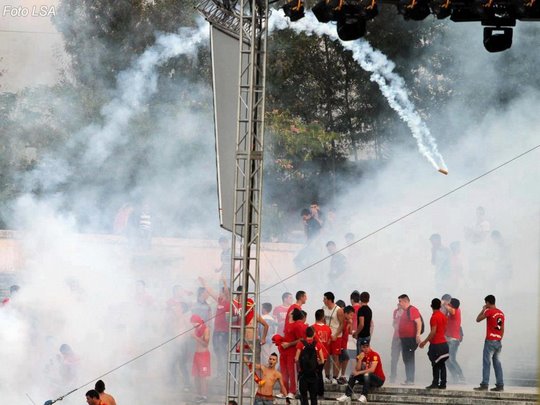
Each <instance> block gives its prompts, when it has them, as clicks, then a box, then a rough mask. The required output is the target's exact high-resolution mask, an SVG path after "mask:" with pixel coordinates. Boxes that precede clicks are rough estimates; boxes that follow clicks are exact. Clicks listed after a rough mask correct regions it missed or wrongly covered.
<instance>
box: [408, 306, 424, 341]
mask: <svg viewBox="0 0 540 405" xmlns="http://www.w3.org/2000/svg"><path fill="white" fill-rule="evenodd" d="M418 313H419V314H420V311H418ZM407 316H408V317H409V321H412V319H411V306H409V308H407ZM420 320H421V321H422V327H421V328H420V334H422V333H424V330H425V324H424V318H422V314H420Z"/></svg>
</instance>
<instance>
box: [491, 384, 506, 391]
mask: <svg viewBox="0 0 540 405" xmlns="http://www.w3.org/2000/svg"><path fill="white" fill-rule="evenodd" d="M490 391H494V392H497V391H498V392H501V391H504V386H503V385H496V386H495V388H492V389H490Z"/></svg>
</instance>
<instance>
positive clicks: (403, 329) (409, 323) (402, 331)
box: [398, 294, 422, 385]
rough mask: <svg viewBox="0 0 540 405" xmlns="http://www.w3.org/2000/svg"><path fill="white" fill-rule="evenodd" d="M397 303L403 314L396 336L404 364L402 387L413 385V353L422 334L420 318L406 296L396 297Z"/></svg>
mask: <svg viewBox="0 0 540 405" xmlns="http://www.w3.org/2000/svg"><path fill="white" fill-rule="evenodd" d="M398 303H399V306H400V307H401V309H403V314H402V315H401V317H400V318H399V325H398V335H399V339H400V340H401V354H402V356H403V363H404V364H405V382H404V383H403V385H414V371H415V370H414V369H415V364H414V352H415V351H416V348H417V347H418V343H420V341H421V340H422V339H421V338H420V335H421V332H422V317H421V316H420V312H419V311H418V309H416V308H415V307H413V306H412V305H411V302H410V300H409V297H408V296H407V294H401V295H400V296H399V297H398Z"/></svg>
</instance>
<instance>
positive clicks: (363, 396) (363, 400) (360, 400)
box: [358, 395, 367, 402]
mask: <svg viewBox="0 0 540 405" xmlns="http://www.w3.org/2000/svg"><path fill="white" fill-rule="evenodd" d="M358 401H359V402H367V398H366V396H365V395H360V396H359V397H358Z"/></svg>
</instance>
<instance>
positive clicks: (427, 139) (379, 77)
mask: <svg viewBox="0 0 540 405" xmlns="http://www.w3.org/2000/svg"><path fill="white" fill-rule="evenodd" d="M285 28H290V29H292V30H294V31H295V32H297V33H300V32H301V33H305V34H308V35H317V36H322V35H326V36H328V37H329V38H331V39H332V40H333V41H338V40H339V37H338V35H337V33H336V31H335V29H334V27H333V26H332V25H331V24H323V23H320V22H319V21H317V19H316V17H315V15H314V14H313V13H306V16H305V17H304V18H302V19H301V20H300V21H298V22H294V23H290V21H289V19H288V18H286V17H285V14H284V13H283V10H280V11H279V12H275V13H272V15H271V17H270V21H269V29H270V31H272V30H275V29H285ZM341 44H342V45H343V48H344V49H347V50H349V51H351V52H352V54H353V59H354V60H355V61H356V62H357V63H358V64H359V65H360V66H361V67H362V69H364V70H365V71H367V72H371V77H370V78H371V80H372V81H373V82H375V83H377V85H378V86H379V88H380V90H381V92H382V94H383V95H384V97H385V98H386V99H387V101H388V104H389V105H390V107H391V108H392V109H393V110H395V111H396V112H397V113H398V115H399V116H400V118H401V119H402V120H403V121H404V122H405V123H406V124H407V126H408V127H409V129H410V130H411V134H412V136H413V137H414V138H415V139H416V143H417V146H418V150H419V151H420V153H421V154H422V155H423V156H424V157H425V158H426V159H427V160H428V161H429V162H430V163H431V164H432V165H433V167H434V168H435V169H445V170H446V169H447V167H446V164H445V162H444V159H443V157H442V155H441V154H440V153H439V150H438V147H437V143H436V141H435V138H434V137H433V135H431V132H430V130H429V128H428V127H427V125H426V124H425V122H424V121H423V120H422V118H421V117H420V115H419V114H418V112H417V111H416V108H415V106H414V104H413V103H412V101H411V100H410V97H409V94H408V92H407V88H406V85H405V82H404V80H403V78H401V77H400V76H399V75H398V74H397V73H396V72H395V71H394V68H395V64H394V63H393V62H392V61H390V60H388V58H387V57H386V55H384V54H383V53H382V52H381V51H379V50H375V49H373V47H372V46H371V45H370V44H369V43H368V42H367V41H366V40H364V39H359V40H358V41H348V42H345V41H341Z"/></svg>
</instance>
